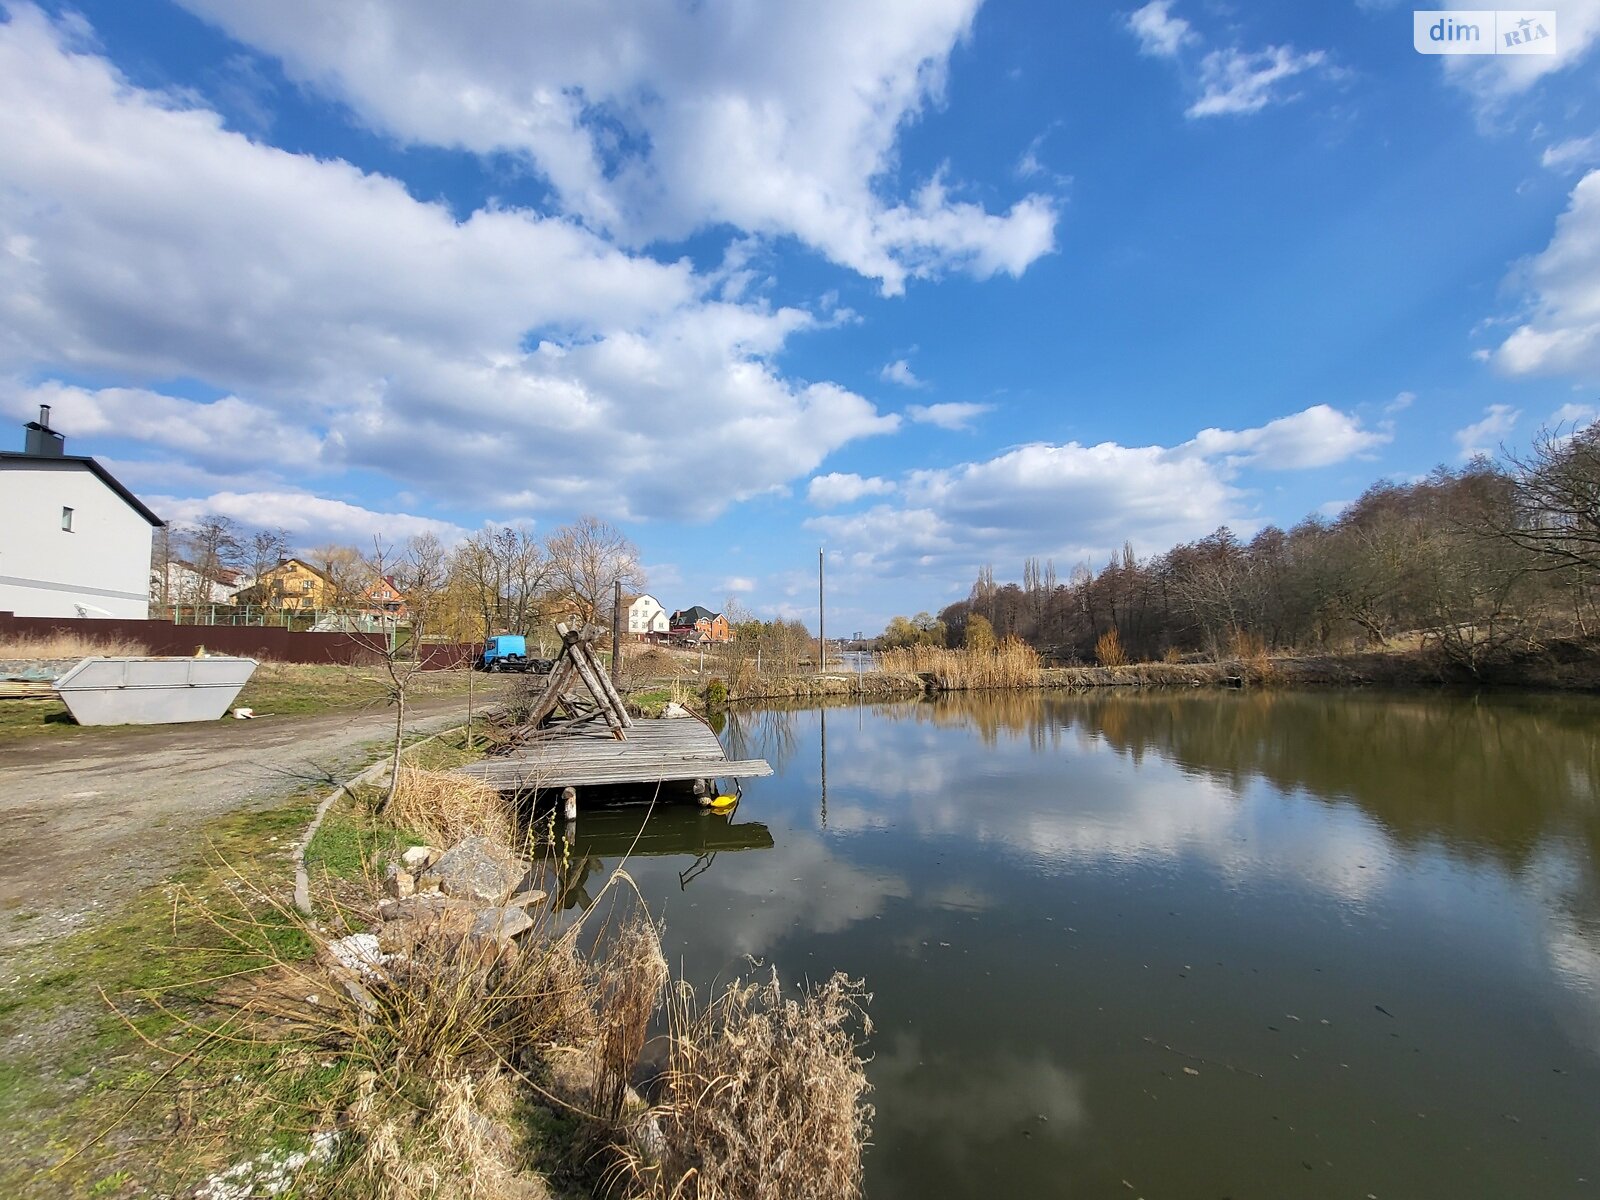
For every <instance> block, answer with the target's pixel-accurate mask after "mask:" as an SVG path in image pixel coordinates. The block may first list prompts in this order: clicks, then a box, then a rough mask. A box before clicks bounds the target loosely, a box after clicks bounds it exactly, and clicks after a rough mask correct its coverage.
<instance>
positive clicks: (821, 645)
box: [817, 547, 828, 675]
mask: <svg viewBox="0 0 1600 1200" xmlns="http://www.w3.org/2000/svg"><path fill="white" fill-rule="evenodd" d="M822 579H823V561H822V549H821V547H818V549H817V674H818V675H822V674H825V673H826V672H827V670H828V633H827V630H826V628H825V627H824V625H823V616H824V610H823V593H822Z"/></svg>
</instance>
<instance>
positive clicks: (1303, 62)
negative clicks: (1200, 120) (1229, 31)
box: [1186, 46, 1328, 117]
mask: <svg viewBox="0 0 1600 1200" xmlns="http://www.w3.org/2000/svg"><path fill="white" fill-rule="evenodd" d="M1327 57H1328V56H1327V55H1326V54H1324V53H1323V52H1322V51H1321V50H1311V51H1308V52H1306V53H1304V54H1300V53H1297V52H1296V51H1295V49H1294V47H1292V46H1268V47H1267V48H1266V49H1265V50H1258V51H1255V52H1246V51H1243V50H1239V49H1235V48H1230V49H1227V50H1213V51H1212V52H1211V53H1209V54H1207V55H1206V56H1205V58H1204V59H1202V60H1201V62H1200V87H1201V94H1200V98H1199V99H1198V100H1196V101H1195V102H1194V103H1193V104H1191V105H1190V106H1189V108H1188V110H1187V113H1186V115H1187V116H1190V117H1216V116H1226V115H1237V114H1243V113H1254V112H1260V111H1261V110H1262V109H1263V108H1265V107H1266V106H1267V105H1268V104H1273V103H1281V102H1283V101H1286V100H1292V99H1294V97H1293V96H1286V95H1284V94H1283V92H1282V90H1281V89H1280V88H1279V86H1278V85H1279V84H1281V83H1283V82H1285V81H1286V80H1290V79H1293V78H1294V77H1295V76H1297V75H1303V74H1305V73H1306V72H1307V71H1310V70H1312V69H1313V68H1316V67H1320V66H1322V64H1323V63H1324V62H1326V61H1327Z"/></svg>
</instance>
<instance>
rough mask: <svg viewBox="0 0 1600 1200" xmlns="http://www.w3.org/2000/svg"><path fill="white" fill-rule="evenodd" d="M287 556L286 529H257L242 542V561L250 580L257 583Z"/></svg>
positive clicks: (287, 541)
mask: <svg viewBox="0 0 1600 1200" xmlns="http://www.w3.org/2000/svg"><path fill="white" fill-rule="evenodd" d="M288 557H289V531H288V530H287V529H258V530H256V532H255V533H253V534H251V535H250V539H249V540H248V541H247V542H245V543H244V555H243V559H242V562H243V565H244V568H245V569H246V570H247V571H249V572H250V582H251V583H259V582H260V581H261V577H262V576H263V575H265V574H266V573H267V572H268V571H270V570H272V568H273V567H275V566H277V565H278V564H279V563H281V562H282V561H283V560H284V559H286V558H288Z"/></svg>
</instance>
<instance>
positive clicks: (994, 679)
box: [880, 637, 1039, 692]
mask: <svg viewBox="0 0 1600 1200" xmlns="http://www.w3.org/2000/svg"><path fill="white" fill-rule="evenodd" d="M880 663H881V666H882V667H883V669H884V670H885V671H886V672H889V673H891V674H896V673H903V674H912V675H921V676H925V677H931V678H932V680H933V683H934V685H935V686H936V687H938V688H940V689H942V690H944V691H947V692H959V691H979V690H982V689H985V688H1020V687H1036V686H1038V683H1039V652H1038V651H1037V650H1035V649H1034V648H1033V647H1032V646H1030V645H1028V644H1027V643H1026V642H1024V641H1022V640H1021V639H1020V638H1016V637H1008V638H1006V639H1005V640H1004V641H1002V642H1001V643H1000V645H999V646H998V647H997V648H996V649H995V650H993V651H983V650H946V649H943V648H940V647H936V646H908V647H905V648H903V649H899V650H886V651H884V653H883V655H882V656H881V660H880Z"/></svg>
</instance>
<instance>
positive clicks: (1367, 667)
mask: <svg viewBox="0 0 1600 1200" xmlns="http://www.w3.org/2000/svg"><path fill="white" fill-rule="evenodd" d="M1280 687H1287V688H1348V689H1352V690H1356V689H1365V688H1406V689H1418V690H1426V691H1440V690H1447V689H1456V688H1461V687H1469V688H1479V689H1485V690H1495V691H1535V692H1553V693H1561V692H1586V693H1593V692H1600V653H1596V652H1595V650H1594V649H1593V648H1591V647H1589V646H1587V645H1584V646H1578V645H1565V646H1555V647H1552V648H1550V649H1548V650H1546V651H1544V652H1542V653H1539V654H1525V655H1519V656H1516V657H1512V658H1507V659H1504V660H1500V661H1496V662H1491V663H1485V664H1481V665H1480V666H1479V668H1478V670H1477V672H1476V673H1474V672H1473V671H1471V670H1469V669H1467V668H1465V667H1463V666H1461V665H1459V664H1455V663H1452V662H1450V661H1449V660H1447V659H1445V658H1443V657H1442V656H1440V655H1436V654H1430V653H1425V652H1416V651H1410V652H1405V653H1381V652H1364V653H1359V654H1327V655H1309V656H1301V657H1284V658H1259V659H1258V658H1252V659H1232V660H1223V661H1221V662H1214V663H1133V664H1129V665H1127V666H1121V667H1087V666H1084V667H1041V668H1040V669H1039V670H1038V671H1037V672H1035V673H1034V674H1033V677H1032V678H1029V679H1026V680H1018V681H1016V682H1010V683H998V684H988V685H984V686H973V685H970V684H963V683H959V682H951V681H947V680H941V679H940V678H938V677H937V675H936V673H934V672H922V673H911V672H886V671H873V672H863V673H861V674H855V673H852V672H845V671H832V672H828V673H826V674H813V675H786V676H777V677H772V678H764V679H751V680H746V681H730V682H729V685H728V703H729V704H744V703H754V702H758V701H767V700H807V699H832V698H843V699H862V700H896V699H915V698H918V697H922V696H936V695H940V694H943V693H951V692H984V691H1003V692H1018V691H1062V692H1092V691H1097V690H1100V689H1103V688H1135V689H1140V690H1145V689H1150V690H1167V689H1186V690H1187V689H1193V688H1221V689H1229V690H1237V689H1241V688H1280Z"/></svg>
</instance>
